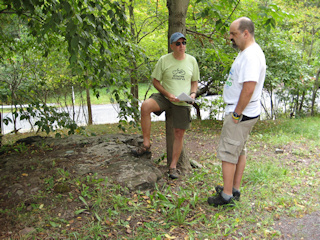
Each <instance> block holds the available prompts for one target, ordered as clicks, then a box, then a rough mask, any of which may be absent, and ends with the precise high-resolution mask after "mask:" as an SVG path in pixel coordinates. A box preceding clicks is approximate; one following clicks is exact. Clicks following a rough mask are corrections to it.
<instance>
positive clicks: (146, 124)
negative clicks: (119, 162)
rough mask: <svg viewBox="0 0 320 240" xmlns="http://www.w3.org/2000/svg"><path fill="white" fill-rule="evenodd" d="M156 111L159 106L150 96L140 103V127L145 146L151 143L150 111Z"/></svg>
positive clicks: (158, 109)
mask: <svg viewBox="0 0 320 240" xmlns="http://www.w3.org/2000/svg"><path fill="white" fill-rule="evenodd" d="M158 111H160V107H159V105H158V103H157V102H156V101H155V100H153V99H152V98H149V99H147V100H146V101H144V102H143V103H142V105H141V129H142V135H143V145H144V146H146V147H149V146H150V145H151V142H150V133H151V113H152V112H158Z"/></svg>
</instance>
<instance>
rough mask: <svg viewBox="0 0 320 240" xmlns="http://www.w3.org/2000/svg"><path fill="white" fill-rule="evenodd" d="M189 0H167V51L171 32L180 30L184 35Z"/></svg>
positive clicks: (169, 50)
mask: <svg viewBox="0 0 320 240" xmlns="http://www.w3.org/2000/svg"><path fill="white" fill-rule="evenodd" d="M188 6H189V0H167V7H168V10H169V30H168V52H171V49H170V42H169V41H170V36H171V34H172V33H175V32H181V33H182V34H183V35H186V17H187V11H188Z"/></svg>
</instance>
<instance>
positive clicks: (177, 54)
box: [132, 32, 200, 179]
mask: <svg viewBox="0 0 320 240" xmlns="http://www.w3.org/2000/svg"><path fill="white" fill-rule="evenodd" d="M186 44H187V42H186V38H185V36H184V35H183V34H182V33H180V32H176V33H174V34H172V35H171V37H170V48H171V49H172V51H173V52H172V53H169V54H166V55H164V56H162V57H161V58H160V59H159V61H158V62H157V64H156V66H155V69H154V71H153V73H152V75H151V77H152V78H153V85H154V86H155V88H156V89H157V90H158V91H159V93H156V94H153V95H151V97H150V98H149V99H147V100H146V101H144V102H143V103H142V106H141V128H142V134H143V145H142V146H141V147H139V148H138V149H137V150H133V151H132V153H133V154H134V155H135V156H141V155H143V154H145V153H150V147H151V142H150V130H151V116H150V114H151V113H152V112H154V113H156V114H157V115H160V114H161V113H162V112H163V111H166V110H168V109H172V113H173V128H174V142H173V152H172V161H171V165H170V168H169V177H170V178H172V179H176V178H178V177H179V173H178V170H177V163H178V160H179V157H180V154H181V151H182V147H183V137H184V133H185V131H186V129H188V128H189V127H190V122H191V116H190V108H191V107H190V104H188V103H186V102H181V101H180V100H179V99H178V98H177V97H176V96H178V95H180V94H181V93H186V94H189V95H190V97H191V98H193V99H195V97H196V91H197V89H198V80H199V79H200V74H199V67H198V63H197V61H196V59H195V58H194V57H193V56H191V55H189V54H186V53H185V51H186Z"/></svg>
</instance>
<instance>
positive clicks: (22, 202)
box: [0, 131, 320, 240]
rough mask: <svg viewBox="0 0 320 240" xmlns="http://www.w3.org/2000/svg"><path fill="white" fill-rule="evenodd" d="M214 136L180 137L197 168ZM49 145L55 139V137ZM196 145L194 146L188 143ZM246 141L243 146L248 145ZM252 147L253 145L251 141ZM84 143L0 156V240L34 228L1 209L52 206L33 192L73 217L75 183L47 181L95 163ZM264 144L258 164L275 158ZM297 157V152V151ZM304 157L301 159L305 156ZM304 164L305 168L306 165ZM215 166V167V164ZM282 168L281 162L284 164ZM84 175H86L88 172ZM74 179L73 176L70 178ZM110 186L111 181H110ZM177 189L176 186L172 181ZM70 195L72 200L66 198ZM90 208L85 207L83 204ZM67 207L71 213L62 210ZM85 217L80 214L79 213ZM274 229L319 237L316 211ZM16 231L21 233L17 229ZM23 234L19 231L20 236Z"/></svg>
mask: <svg viewBox="0 0 320 240" xmlns="http://www.w3.org/2000/svg"><path fill="white" fill-rule="evenodd" d="M152 140H153V144H152V152H153V156H152V157H153V160H155V161H156V160H159V162H161V161H163V160H161V159H163V158H164V157H163V155H164V154H165V146H166V145H165V134H159V135H157V136H155V135H154V136H153V137H152ZM218 140H219V134H216V135H214V134H210V135H206V134H204V133H202V132H198V133H196V131H194V132H192V133H190V134H186V139H185V148H186V149H188V155H189V157H190V159H193V160H196V161H198V162H199V163H200V164H201V163H204V162H205V160H206V157H207V158H209V157H210V156H212V155H215V154H216V148H217V143H218ZM55 141H59V139H56V140H55ZM194 142H196V143H197V144H194ZM250 144H251V143H249V144H248V145H250ZM252 144H253V143H252ZM87 146H88V145H87V144H85V143H84V144H82V145H77V144H66V145H58V146H55V147H51V146H43V147H39V146H32V145H31V147H30V148H29V149H27V151H26V152H23V149H21V151H22V152H23V153H22V154H21V153H17V152H16V153H14V152H11V153H9V154H3V155H0V179H1V182H0V199H1V200H0V210H2V212H1V211H0V239H6V238H7V237H8V232H15V231H16V232H19V231H27V232H28V231H33V230H34V229H29V228H28V229H26V228H25V226H20V225H19V224H18V225H17V222H18V221H15V220H14V218H13V217H12V216H10V217H9V218H6V217H7V216H8V215H7V214H3V211H6V209H7V210H8V211H10V209H13V208H19V207H21V208H25V209H26V211H35V209H38V211H41V210H45V209H44V208H45V206H48V205H50V204H52V203H51V202H50V201H47V202H46V199H43V200H42V201H39V198H34V197H33V196H34V195H35V194H39V192H41V191H42V192H46V194H47V193H49V194H51V195H52V196H54V195H57V194H60V195H61V196H67V201H66V202H64V203H62V204H61V205H60V206H56V208H55V209H53V210H52V211H55V215H56V216H58V217H60V218H63V219H65V220H70V222H72V221H73V219H74V218H75V213H74V210H75V209H81V208H85V207H86V206H85V205H84V203H81V202H75V201H73V200H72V199H76V198H78V197H79V196H80V192H79V187H78V186H75V185H64V184H63V183H64V181H62V180H61V185H59V184H57V181H58V183H59V179H58V180H57V181H54V179H53V178H57V177H60V178H61V179H62V178H63V174H64V173H65V174H66V172H70V173H71V174H72V173H75V170H74V168H76V167H77V166H76V165H75V163H79V159H82V161H84V162H90V161H92V162H93V163H94V162H97V161H99V157H93V158H92V159H89V158H88V157H87V156H85V154H84V151H85V149H86V147H87ZM266 148H268V146H262V145H261V146H260V150H261V151H260V152H257V154H253V156H252V160H254V161H255V160H256V161H259V160H260V159H259V154H261V153H263V154H275V153H274V152H273V151H266ZM292 148H293V146H286V149H285V151H286V152H290V151H292ZM301 152H302V153H303V151H301ZM290 158H292V159H291V160H292V161H300V160H298V158H295V156H294V155H290ZM306 159H307V158H306ZM307 161H308V160H306V164H308V162H307ZM4 164H6V166H7V169H6V171H7V172H4V171H3V170H2V166H3V165H4ZM217 164H220V163H218V162H217ZM284 164H285V163H284ZM56 169H60V173H61V175H60V176H56ZM159 169H160V170H161V171H162V172H164V171H166V167H165V163H163V162H162V163H161V165H159ZM89 175H90V174H89ZM73 177H74V178H77V177H79V176H73ZM110 184H111V183H110ZM177 185H179V182H178V183H177ZM70 193H72V196H71V195H70ZM88 204H89V205H90V203H88ZM65 209H73V210H67V211H66V210H65ZM84 214H85V212H84ZM39 216H40V215H39V214H35V215H34V219H31V220H30V221H31V222H32V221H34V222H37V221H44V220H41V219H40V220H39V219H38V218H39ZM274 228H275V229H276V230H279V231H280V232H281V233H282V237H281V239H311V240H312V239H320V230H319V229H320V212H314V213H312V214H307V215H304V216H303V217H301V218H299V219H296V218H283V217H281V218H280V219H279V220H278V221H277V222H276V224H275V226H274ZM21 229H22V230H21ZM21 234H25V233H21Z"/></svg>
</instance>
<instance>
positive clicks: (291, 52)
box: [0, 0, 320, 132]
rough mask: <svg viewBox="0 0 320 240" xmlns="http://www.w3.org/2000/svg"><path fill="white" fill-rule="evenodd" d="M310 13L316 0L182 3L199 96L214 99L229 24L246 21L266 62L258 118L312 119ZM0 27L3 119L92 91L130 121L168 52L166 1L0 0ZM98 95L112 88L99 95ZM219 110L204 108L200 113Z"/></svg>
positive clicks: (227, 58) (226, 58) (231, 53)
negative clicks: (6, 109) (144, 85)
mask: <svg viewBox="0 0 320 240" xmlns="http://www.w3.org/2000/svg"><path fill="white" fill-rule="evenodd" d="M319 8H320V6H319V2H318V1H316V0H314V1H302V0H300V1H293V0H290V1H280V0H273V1H271V0H260V1H254V0H244V1H240V0H224V1H212V0H210V1H209V0H191V1H190V5H189V7H188V12H187V19H186V32H187V40H188V49H187V51H188V53H190V54H192V55H194V56H195V57H196V58H197V60H198V62H199V66H200V69H201V81H200V82H201V89H200V90H199V92H198V97H201V96H206V95H218V96H219V95H220V94H221V90H222V86H223V82H224V78H225V76H226V74H227V73H228V71H229V68H230V65H231V63H232V61H233V58H234V57H235V55H236V54H237V52H236V51H235V50H233V49H232V48H230V46H229V40H228V28H229V25H230V23H231V22H232V21H233V20H234V19H236V18H238V17H240V16H248V17H250V18H251V19H252V20H253V21H254V22H255V26H256V41H257V42H258V43H259V44H260V45H261V47H262V48H263V50H264V51H265V54H266V58H267V65H268V70H267V77H266V84H265V97H266V98H265V99H266V100H265V101H263V102H262V104H263V107H264V109H265V110H266V111H265V112H266V117H268V118H275V117H277V116H279V114H282V113H285V114H286V115H289V114H291V115H292V116H293V115H301V114H306V113H309V112H312V113H313V111H314V101H315V99H316V96H317V93H318V88H319V81H318V78H317V77H316V76H317V75H316V73H317V71H318V70H319V63H320V60H319V49H320V41H319V39H320V38H319V32H320V31H319V30H320V25H319V24H320V23H319V21H318V19H319V17H320V11H319ZM0 21H1V23H2V24H1V26H0V40H1V44H0V56H1V57H0V72H1V74H0V82H1V86H0V99H1V102H2V104H9V105H12V106H13V109H12V112H13V113H14V114H13V119H7V121H13V122H15V121H17V120H18V119H16V118H17V117H19V116H22V115H24V116H27V115H28V109H30V108H25V107H23V104H33V105H34V106H39V109H38V110H37V111H39V112H41V111H42V106H46V105H47V104H48V103H56V104H58V106H64V107H66V106H68V105H70V104H74V99H71V98H72V94H70V92H71V89H73V90H74V91H75V93H76V94H78V95H81V96H82V93H83V92H84V91H85V90H89V89H93V90H94V92H95V95H96V97H99V96H101V95H104V94H108V95H109V96H110V99H111V102H117V103H119V106H120V108H121V110H122V111H121V112H120V117H121V119H123V120H126V121H129V120H132V122H133V123H134V122H135V121H136V120H137V119H138V118H139V111H138V105H137V101H138V99H140V100H142V99H143V98H144V97H146V96H147V94H146V95H144V96H139V95H138V91H137V88H138V86H139V83H141V82H149V79H150V74H151V71H152V69H153V66H154V64H155V62H156V61H157V59H158V58H159V57H160V56H161V55H163V54H165V53H166V52H167V31H168V30H167V29H168V10H167V7H166V1H165V0H159V1H149V0H143V1H134V0H126V1H121V2H117V1H111V0H107V1H105V0H104V1H102V0H99V1H86V0H77V1H74V0H60V1H57V0H49V1H48V0H47V1H43V0H37V1H30V0H1V1H0ZM103 87H107V89H112V90H110V91H109V92H107V93H106V92H101V91H99V89H102V88H103ZM150 87H151V86H150ZM81 99H83V101H82V102H81V103H77V104H81V105H85V104H86V103H87V104H88V105H90V98H89V96H88V95H87V97H83V98H81ZM221 104H222V103H221V101H219V100H218V101H216V102H214V104H212V103H209V102H208V101H203V103H202V104H201V105H200V108H201V107H202V108H206V107H208V105H209V106H210V108H212V105H213V107H217V106H216V105H221ZM19 106H20V108H19ZM88 107H89V106H88ZM218 108H219V106H218ZM18 109H19V110H18ZM32 109H34V108H32ZM315 110H316V109H315ZM19 112H21V114H22V115H20V114H19ZM30 114H31V113H29V116H30ZM73 115H74V114H73ZM73 120H74V121H76V119H73ZM72 126H73V125H72ZM120 126H121V124H120ZM73 130H74V129H73ZM71 132H72V131H71Z"/></svg>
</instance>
